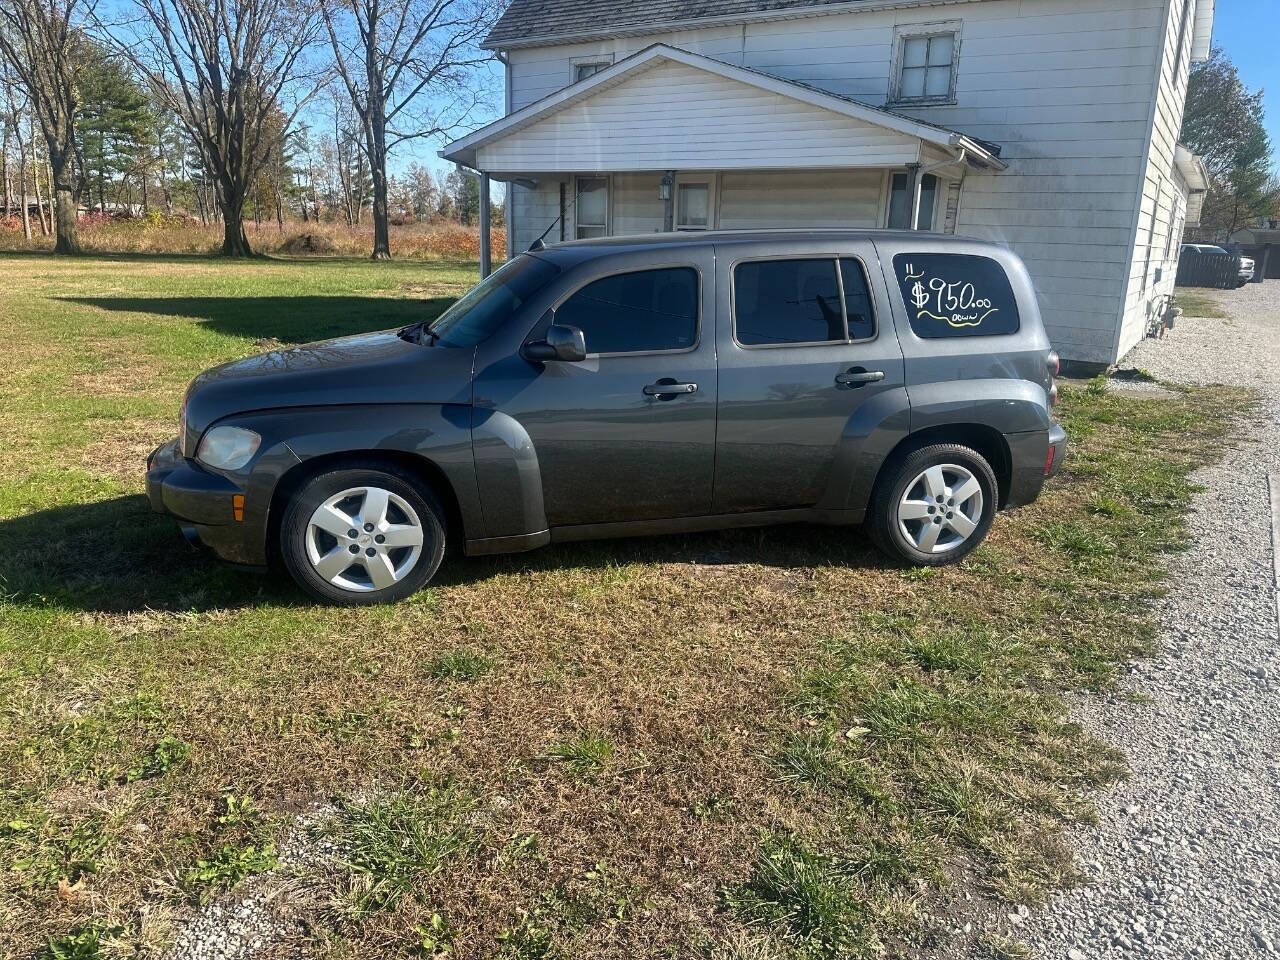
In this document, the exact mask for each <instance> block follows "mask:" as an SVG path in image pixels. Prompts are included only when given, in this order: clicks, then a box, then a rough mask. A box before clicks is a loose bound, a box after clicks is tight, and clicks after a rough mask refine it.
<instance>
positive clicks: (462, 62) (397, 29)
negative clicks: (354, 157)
mask: <svg viewBox="0 0 1280 960" xmlns="http://www.w3.org/2000/svg"><path fill="white" fill-rule="evenodd" d="M320 13H321V16H322V17H323V19H324V25H325V28H326V30H327V32H328V34H329V43H330V46H331V47H332V49H333V58H334V66H335V69H336V70H337V72H338V75H339V76H340V77H341V78H342V83H343V86H345V87H346V90H347V95H348V96H349V97H350V98H351V106H352V108H353V109H354V110H355V113H356V116H357V118H358V119H359V122H360V127H361V133H362V134H363V137H362V139H363V147H364V151H365V153H366V154H367V156H368V158H369V172H370V174H371V177H372V180H373V258H374V259H375V260H385V259H390V257H391V242H390V234H389V230H388V220H389V216H388V206H387V155H388V154H389V153H390V152H391V151H392V150H394V149H395V148H396V146H398V145H399V144H401V143H404V142H405V141H406V140H413V139H418V138H423V137H434V136H440V135H443V134H446V133H448V132H449V131H451V130H454V129H456V128H458V127H459V126H461V125H463V124H464V123H466V122H467V120H468V119H469V118H470V116H471V114H472V113H473V112H474V110H475V108H476V107H477V106H478V105H479V104H480V102H481V94H480V93H479V92H478V90H479V88H478V86H477V85H476V84H474V83H472V82H471V81H472V80H473V74H474V71H475V68H476V67H478V66H479V65H480V64H482V63H484V62H486V61H487V60H489V59H490V57H489V55H488V54H487V53H485V52H484V51H483V50H481V49H480V46H479V43H480V41H481V40H482V39H483V37H484V34H485V33H486V31H487V30H488V27H489V25H490V23H492V22H493V18H494V15H495V13H496V10H495V9H494V4H493V3H492V2H491V0H320ZM424 94H425V96H423V95H424Z"/></svg>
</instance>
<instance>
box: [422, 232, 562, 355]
mask: <svg viewBox="0 0 1280 960" xmlns="http://www.w3.org/2000/svg"><path fill="white" fill-rule="evenodd" d="M559 273H560V268H559V267H557V266H556V265H555V264H551V263H547V261H545V260H539V259H538V258H537V257H533V256H530V255H529V254H521V255H520V256H518V257H516V258H515V259H514V260H511V261H508V262H507V263H506V265H504V266H503V267H502V269H501V270H499V271H498V272H497V273H494V274H492V275H491V276H490V277H489V278H488V279H487V280H483V281H481V282H480V283H479V284H478V285H476V286H474V287H472V288H471V289H470V290H469V291H468V292H467V293H466V294H465V295H464V296H463V297H462V299H461V300H459V301H458V302H457V303H455V304H454V305H453V306H451V307H450V308H449V309H448V310H446V311H445V312H444V313H442V314H441V315H440V319H438V320H437V321H436V322H435V323H433V324H431V326H429V327H428V328H427V331H428V332H429V333H430V334H431V336H432V337H433V339H434V340H435V341H436V342H437V343H440V344H443V345H444V346H446V347H474V346H476V345H477V344H480V343H483V342H484V341H485V340H487V339H489V337H490V336H492V335H493V333H494V331H495V330H497V329H498V327H500V326H501V325H502V324H503V323H505V322H506V321H507V319H508V318H509V317H510V316H511V315H512V314H513V313H515V311H517V310H519V309H520V308H521V307H522V306H523V305H524V304H525V301H527V300H528V299H529V298H530V297H532V296H533V295H534V294H536V293H537V292H538V291H539V290H541V289H542V288H543V287H545V286H546V285H547V284H548V283H550V282H551V280H553V279H554V278H555V277H556V275H557V274H559Z"/></svg>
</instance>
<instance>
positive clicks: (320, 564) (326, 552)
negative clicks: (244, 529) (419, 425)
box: [280, 465, 446, 607]
mask: <svg viewBox="0 0 1280 960" xmlns="http://www.w3.org/2000/svg"><path fill="white" fill-rule="evenodd" d="M322 508H323V510H322ZM347 521H350V523H349V525H348V524H347ZM344 526H346V529H342V528H343V527H344ZM351 534H355V536H354V537H353V536H351ZM445 540H446V538H445V513H444V510H442V509H441V507H440V502H439V501H438V500H437V499H436V497H435V496H434V494H432V492H431V491H430V490H429V489H427V488H426V487H425V486H424V485H423V484H421V483H420V482H418V481H417V480H416V479H415V478H414V477H412V476H411V475H409V474H408V473H403V472H401V471H398V470H395V469H394V468H388V467H385V466H381V465H379V466H377V467H373V466H369V467H365V466H360V465H352V466H350V467H339V468H337V469H333V470H328V471H326V472H324V473H321V474H318V475H316V476H314V477H312V478H311V479H310V480H308V481H307V482H306V483H305V484H303V485H302V487H301V488H300V489H299V490H298V491H297V492H296V493H295V494H294V496H293V498H292V499H291V500H290V501H289V504H288V506H287V507H286V508H285V512H284V517H283V518H282V520H281V523H280V557H281V560H282V561H283V562H284V567H285V569H286V570H288V571H289V575H290V576H291V577H293V579H294V581H295V582H296V583H297V584H298V586H300V587H301V588H302V589H303V590H305V591H306V592H307V593H309V594H311V596H313V597H315V598H317V599H319V600H323V601H324V602H326V603H331V604H335V605H337V606H346V607H354V606H372V605H375V604H382V603H394V602H396V601H397V600H403V599H404V598H405V597H408V596H410V595H412V594H414V593H417V592H418V591H419V590H421V589H422V588H423V587H424V586H426V585H427V584H428V583H429V582H430V581H431V578H432V577H434V576H435V574H436V571H437V570H439V569H440V563H441V561H442V560H443V559H444V549H445ZM353 551H354V552H353ZM348 558H349V559H348ZM344 559H347V561H348V562H347V563H346V564H343V560H344Z"/></svg>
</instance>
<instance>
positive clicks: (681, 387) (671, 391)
mask: <svg viewBox="0 0 1280 960" xmlns="http://www.w3.org/2000/svg"><path fill="white" fill-rule="evenodd" d="M697 392H698V385H697V384H696V383H676V382H675V381H674V380H659V381H658V382H657V383H651V384H649V386H647V387H645V388H644V395H645V396H646V397H662V398H664V399H666V400H670V399H671V398H672V397H684V396H688V395H689V394H691V393H697Z"/></svg>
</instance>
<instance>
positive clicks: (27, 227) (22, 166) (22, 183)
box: [18, 144, 31, 240]
mask: <svg viewBox="0 0 1280 960" xmlns="http://www.w3.org/2000/svg"><path fill="white" fill-rule="evenodd" d="M18 149H19V150H20V154H19V156H20V157H21V159H20V161H19V163H18V193H19V197H18V202H19V203H21V204H22V236H23V237H24V238H25V239H27V240H30V239H31V204H29V203H27V151H26V150H25V149H23V148H22V145H21V144H19V147H18Z"/></svg>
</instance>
